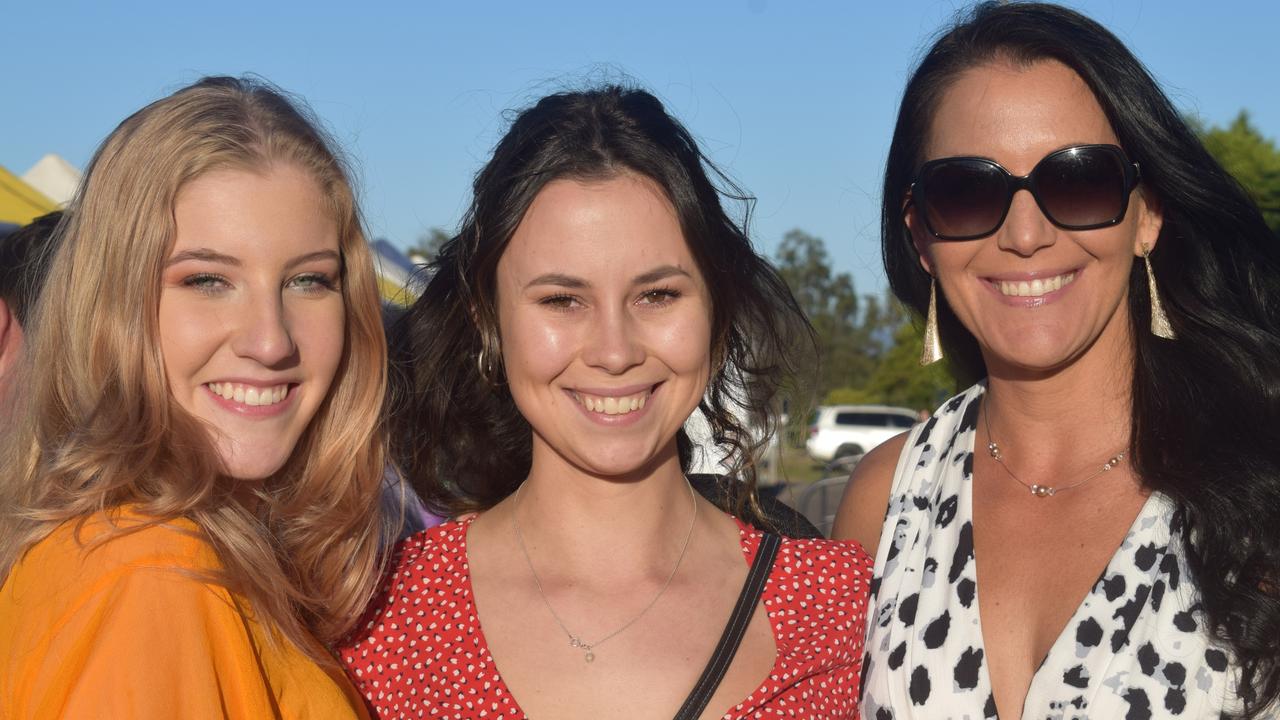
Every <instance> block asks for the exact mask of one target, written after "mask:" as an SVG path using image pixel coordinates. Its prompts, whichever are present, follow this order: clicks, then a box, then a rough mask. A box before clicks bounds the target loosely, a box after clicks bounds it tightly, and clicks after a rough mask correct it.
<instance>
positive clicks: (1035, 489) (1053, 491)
mask: <svg viewBox="0 0 1280 720" xmlns="http://www.w3.org/2000/svg"><path fill="white" fill-rule="evenodd" d="M984 405H985V404H984ZM982 420H983V423H984V424H985V425H986V426H987V453H988V454H990V455H991V459H992V460H995V461H996V462H997V463H999V464H1000V467H1001V468H1003V469H1004V471H1005V472H1006V473H1007V474H1008V475H1009V477H1011V478H1013V479H1014V480H1017V481H1018V484H1020V485H1022V486H1023V487H1025V488H1026V489H1028V490H1030V491H1031V494H1032V495H1034V496H1036V497H1038V498H1047V497H1053V496H1054V495H1057V494H1058V493H1060V492H1062V491H1064V490H1070V489H1072V488H1078V487H1080V486H1081V485H1083V484H1085V483H1087V482H1089V481H1090V480H1092V479H1094V478H1096V477H1098V476H1099V475H1101V474H1103V473H1105V472H1109V471H1110V470H1111V469H1112V468H1114V467H1115V466H1117V465H1119V464H1120V463H1121V462H1123V461H1124V456H1125V451H1124V450H1121V451H1120V452H1118V453H1116V454H1115V455H1112V456H1111V459H1110V460H1107V461H1106V462H1105V463H1103V464H1102V467H1101V468H1099V469H1097V470H1095V471H1094V472H1093V474H1092V475H1089V476H1088V477H1086V478H1085V479H1083V480H1078V481H1076V482H1073V483H1071V484H1070V485H1064V486H1062V487H1054V486H1052V485H1040V484H1038V483H1029V482H1027V481H1025V480H1023V479H1022V478H1020V477H1018V476H1017V475H1015V474H1014V472H1013V469H1012V468H1010V467H1009V466H1008V465H1006V464H1005V462H1004V453H1003V452H1001V450H1000V445H999V444H997V443H996V441H995V438H993V437H991V414H990V413H989V412H987V408H986V407H985V406H984V407H983V408H982Z"/></svg>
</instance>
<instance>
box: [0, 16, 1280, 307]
mask: <svg viewBox="0 0 1280 720" xmlns="http://www.w3.org/2000/svg"><path fill="white" fill-rule="evenodd" d="M1068 4H1069V5H1071V6H1072V7H1076V8H1078V9H1081V10H1083V11H1084V12H1085V13H1087V14H1089V15H1091V16H1092V17H1094V18H1095V19H1097V20H1099V21H1100V22H1102V23H1103V24H1105V25H1107V26H1108V27H1109V28H1111V29H1112V30H1113V31H1114V32H1116V34H1117V35H1119V36H1120V38H1121V39H1122V40H1124V41H1125V42H1126V43H1128V44H1129V45H1130V47H1131V48H1133V49H1134V51H1135V52H1136V53H1137V54H1138V56H1139V57H1140V58H1141V59H1142V60H1143V61H1144V62H1146V63H1147V65H1148V67H1149V68H1150V69H1151V70H1152V72H1153V73H1154V74H1155V76H1156V77H1157V79H1159V80H1160V81H1161V82H1162V83H1163V84H1164V86H1165V88H1166V90H1167V91H1168V92H1169V93H1170V95H1171V96H1172V97H1173V98H1174V101H1175V103H1176V104H1178V105H1179V106H1180V107H1181V108H1182V109H1184V110H1185V111H1187V112H1190V113H1194V114H1198V115H1200V116H1201V117H1203V118H1204V119H1205V120H1207V121H1208V122H1210V123H1214V124H1224V123H1226V122H1228V121H1229V120H1230V119H1231V118H1233V117H1234V116H1235V114H1236V113H1237V112H1238V111H1239V110H1240V109H1241V108H1247V109H1248V110H1250V112H1251V113H1252V114H1253V118H1254V121H1255V123H1256V124H1257V125H1258V127H1259V128H1260V129H1261V130H1262V132H1263V133H1264V134H1265V135H1267V136H1268V137H1271V138H1275V137H1276V136H1277V135H1278V134H1280V93H1278V92H1277V89H1278V88H1280V82H1278V80H1277V71H1276V68H1277V67H1280V43H1276V42H1275V29H1276V28H1277V27H1280V3H1272V2H1262V1H1255V2H1234V1H1232V0H1224V1H1223V2H1216V3H1207V2H1193V1H1191V0H1166V1H1161V2H1156V1H1154V0H1145V1H1140V0H1081V1H1079V2H1071V3H1068ZM10 5H11V7H6V8H5V9H4V10H3V11H0V15H2V16H3V27H4V33H3V38H4V46H5V50H6V52H5V57H6V58H8V61H7V67H6V68H5V71H4V72H3V73H0V97H2V98H3V106H2V107H0V165H4V166H5V167H7V168H9V169H10V170H12V171H14V172H16V173H22V172H24V171H25V170H26V169H27V168H28V167H29V166H30V165H31V164H33V163H34V162H35V161H36V160H38V159H39V158H40V156H41V155H43V154H44V153H47V152H56V153H58V154H60V155H62V156H63V157H65V158H67V159H68V160H69V161H71V162H72V164H75V165H77V166H79V167H83V166H84V165H85V164H86V162H87V161H88V160H89V158H90V156H91V155H92V153H93V150H94V148H95V147H96V146H97V144H98V143H99V142H100V141H101V140H102V138H103V137H104V136H105V135H106V134H107V133H108V132H110V130H111V129H112V128H113V127H114V126H115V125H116V124H117V123H118V122H119V121H120V120H122V119H123V118H124V117H125V116H126V115H128V114H129V113H130V112H132V111H134V110H136V109H137V108H139V107H141V106H142V105H144V104H145V103H147V102H150V101H151V100H154V99H156V98H158V97H161V96H163V95H164V94H167V93H168V92H171V91H173V90H176V89H177V88H179V87H181V86H182V85H184V84H186V83H188V82H191V81H193V80H195V79H197V78H198V77H199V76H201V75H203V74H222V73H229V74H239V73H244V72H254V73H258V74H261V75H263V76H265V77H267V78H268V79H270V80H272V81H273V82H275V83H277V84H278V85H280V86H282V87H284V88H286V89H288V90H290V91H293V92H295V93H298V94H300V95H302V96H303V97H305V98H306V99H307V100H308V101H309V103H310V104H311V106H312V107H313V108H314V109H315V111H316V112H317V113H318V114H319V115H320V116H321V117H322V118H323V119H324V121H325V122H326V124H327V125H328V126H329V128H330V130H332V131H333V133H334V134H335V136H336V137H337V138H338V139H339V141H340V142H341V143H343V145H344V146H345V148H346V150H347V152H348V153H349V154H350V155H351V157H352V158H353V160H354V161H355V166H356V168H357V172H358V175H359V181H360V191H361V197H362V200H363V204H364V209H365V212H366V216H367V221H368V225H369V227H370V229H371V231H372V233H373V234H374V235H375V236H379V237H386V238H389V239H390V240H392V241H393V242H395V243H397V244H399V245H402V246H403V245H405V244H408V243H410V242H412V241H413V240H414V238H415V237H416V236H418V235H419V234H421V233H423V232H424V231H426V230H427V229H428V228H430V227H433V226H439V227H443V228H445V229H452V228H454V226H455V225H456V224H457V222H458V220H459V218H460V217H461V215H462V212H463V210H464V209H465V207H466V203H467V201H468V199H469V187H470V181H471V178H472V176H473V175H474V173H475V172H476V170H477V169H479V167H480V165H481V164H482V163H483V162H484V160H485V159H486V157H487V155H488V153H489V151H490V149H491V148H492V146H493V144H494V143H495V142H496V140H497V138H498V137H499V135H500V134H501V132H502V130H503V128H504V127H505V122H506V120H505V119H504V113H505V111H507V110H509V109H511V108H519V107H523V106H524V105H527V104H528V103H529V102H531V101H532V100H534V99H536V98H537V97H538V96H540V95H542V94H545V93H546V92H551V91H554V90H558V89H562V88H564V87H571V86H578V85H581V84H582V83H583V81H584V79H593V78H594V79H600V78H604V79H614V78H629V79H631V80H633V81H635V82H638V83H640V84H641V85H643V86H645V87H647V88H649V89H650V90H652V91H654V92H655V93H656V94H657V95H658V96H659V97H661V98H662V99H663V100H664V101H665V102H666V103H667V105H668V108H669V109H670V110H671V111H672V112H673V113H674V114H675V115H677V116H678V117H679V118H680V119H681V120H682V121H683V122H684V123H685V124H686V125H687V126H688V127H689V128H690V130H691V131H692V132H693V133H694V134H695V135H696V136H697V137H698V138H699V140H700V141H701V142H702V143H703V144H704V147H705V149H706V150H707V151H708V153H709V154H710V155H711V157H712V158H713V159H714V160H715V161H716V162H717V163H719V164H720V165H721V167H722V168H723V169H725V170H726V171H728V173H729V174H730V175H731V176H732V177H733V178H734V179H736V180H737V181H738V182H739V183H740V184H741V185H742V186H744V187H745V188H746V189H747V190H749V191H750V192H751V193H752V194H754V195H755V196H756V197H757V198H758V203H757V205H756V208H755V215H754V222H753V226H752V229H753V235H754V237H755V239H756V242H757V244H758V245H759V246H760V247H761V248H762V249H763V250H764V251H766V252H770V251H772V249H773V248H774V247H775V246H776V244H777V242H778V240H779V239H780V238H781V237H782V235H783V234H784V233H785V232H786V231H787V230H789V229H791V228H795V227H799V228H803V229H805V230H807V231H808V232H811V233H813V234H815V235H818V236H820V237H822V238H823V239H824V240H825V241H826V243H827V248H828V250H829V252H830V253H831V255H832V258H833V261H834V264H835V265H836V267H837V269H839V270H843V271H847V272H850V273H852V274H853V276H854V279H855V282H856V283H857V286H858V288H859V290H860V291H862V292H876V291H880V290H882V289H883V287H884V280H883V278H882V271H881V269H880V263H879V256H878V222H879V219H878V202H879V198H878V195H879V190H878V187H879V183H880V173H881V171H882V169H883V163H884V156H885V153H886V151H887V148H888V142H889V136H890V132H891V129H892V122H893V118H894V114H895V112H896V105H897V101H898V98H899V96H900V94H901V91H902V85H903V83H904V82H905V79H906V75H907V73H908V71H909V69H910V68H911V66H912V65H913V63H914V61H915V60H916V59H917V57H918V56H919V54H920V53H921V52H922V51H923V49H924V48H925V47H926V46H927V44H928V40H929V38H930V37H931V36H932V35H933V34H934V33H935V32H936V31H937V30H938V29H939V28H940V27H942V26H943V25H944V24H945V23H946V22H947V21H948V20H949V19H950V18H951V17H952V16H953V15H954V13H955V12H956V11H957V10H958V9H961V8H963V7H965V6H966V3H961V2H952V1H946V2H943V1H936V0H927V1H921V2H911V1H904V2H896V3H890V2H853V1H845V2H827V1H818V0H812V1H809V0H790V1H789V2H781V1H779V0H723V1H721V0H708V1H707V2H688V1H686V2H670V1H668V0H651V1H650V2H645V3H628V4H621V3H608V2H599V1H598V2H576V1H572V2H571V1H568V0H565V1H561V0H541V1H540V2H520V3H517V2H472V3H460V2H450V3H443V2H434V1H432V0H420V1H418V2H413V3H407V2H406V3H379V2H369V3H368V4H367V6H366V7H360V8H359V9H357V8H356V6H355V4H354V3H343V4H333V3H326V2H319V1H313V2H306V3H302V2H297V3H249V2H242V1H241V0H228V1H224V2H217V3H199V4H195V3H191V4H188V3H181V2H172V1H170V2H147V3H128V2H120V3H87V2H76V1H72V2H60V3H42V2H15V3H11V4H10Z"/></svg>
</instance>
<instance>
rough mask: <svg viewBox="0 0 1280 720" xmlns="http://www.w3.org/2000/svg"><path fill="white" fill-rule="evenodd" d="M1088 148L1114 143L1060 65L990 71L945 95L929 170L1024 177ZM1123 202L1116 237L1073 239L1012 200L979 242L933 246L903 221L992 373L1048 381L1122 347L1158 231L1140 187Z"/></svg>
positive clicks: (913, 221)
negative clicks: (1088, 356) (1026, 374)
mask: <svg viewBox="0 0 1280 720" xmlns="http://www.w3.org/2000/svg"><path fill="white" fill-rule="evenodd" d="M1084 144H1110V145H1119V144H1120V143H1119V141H1118V139H1117V138H1116V135H1115V132H1114V131H1113V130H1112V129H1111V125H1110V123H1109V122H1108V121H1107V117H1106V115H1105V113H1103V111H1102V108H1101V106H1099V105H1098V101H1097V99H1096V98H1095V97H1094V96H1093V93H1092V92H1090V90H1089V88H1088V86H1087V85H1085V83H1084V81H1083V80H1081V79H1080V77H1079V76H1078V75H1076V73H1075V72H1074V71H1072V70H1070V69H1069V68H1067V67H1066V66H1065V65H1062V64H1060V63H1058V62H1056V61H1040V62H1036V63H1033V64H1031V65H1029V66H1015V65H1011V64H1009V63H1006V62H995V63H991V64H986V65H981V66H978V67H975V68H973V69H971V70H968V71H966V72H964V73H962V74H960V75H959V76H958V77H957V78H956V79H955V80H954V81H953V82H952V83H951V85H950V86H949V87H948V89H947V90H946V92H945V93H944V94H943V95H942V98H941V100H940V101H939V103H938V107H937V109H936V114H935V116H934V118H933V124H932V128H931V132H930V134H929V136H928V139H927V146H926V148H925V155H924V159H925V160H933V159H937V158H946V157H956V156H976V157H982V158H987V159H990V160H994V161H995V162H997V163H999V164H1000V165H1001V166H1003V167H1004V168H1005V169H1007V170H1008V171H1009V172H1010V173H1012V174H1013V175H1015V176H1022V175H1026V174H1027V173H1029V172H1031V170H1032V168H1034V167H1035V166H1036V164H1037V163H1038V162H1040V160H1041V159H1042V158H1044V157H1045V156H1046V155H1048V154H1049V153H1051V152H1053V151H1055V150H1060V149H1062V148H1066V147H1070V146H1075V145H1084ZM1128 202H1129V207H1128V211H1127V213H1126V215H1125V219H1124V221H1123V222H1121V223H1119V224H1118V225H1115V226H1111V227H1105V228H1099V229H1094V230H1077V231H1072V230H1064V229H1062V228H1059V227H1057V226H1055V225H1054V224H1053V223H1051V222H1050V221H1049V220H1048V219H1047V218H1046V217H1045V215H1044V213H1043V212H1042V211H1041V210H1040V208H1039V206H1037V205H1036V202H1035V200H1034V198H1032V196H1031V194H1030V193H1029V192H1018V193H1015V195H1014V198H1013V203H1012V205H1011V206H1010V208H1009V213H1008V216H1007V217H1006V218H1005V220H1004V224H1003V225H1001V227H1000V228H999V229H998V230H997V231H996V232H995V233H994V234H992V235H990V236H988V237H985V238H982V239H978V240H963V241H939V240H936V239H935V238H933V236H931V235H930V234H929V232H928V230H927V229H926V228H925V225H924V223H923V222H922V221H921V218H920V215H919V213H918V212H917V210H916V209H915V208H914V207H912V208H911V209H910V210H909V211H908V213H907V216H906V220H907V225H908V227H909V229H910V230H911V234H912V238H913V240H914V241H915V244H916V247H917V248H918V249H919V250H920V257H921V263H922V264H923V265H924V267H925V270H926V271H927V272H929V273H930V274H931V275H933V276H934V277H935V278H936V279H937V280H938V283H939V284H940V286H941V291H942V292H943V294H944V295H945V296H946V299H947V302H948V303H949V304H950V305H951V308H952V309H953V310H954V311H955V313H956V316H957V317H958V318H959V319H960V321H961V322H962V323H963V324H964V326H965V328H967V329H968V330H969V331H970V332H971V333H972V334H973V335H974V337H975V338H976V339H977V341H978V344H979V345H980V346H981V348H982V351H983V356H984V358H985V359H986V362H987V367H988V369H989V370H991V371H993V372H995V371H998V370H999V368H1000V367H1001V366H1006V367H1012V368H1019V369H1023V370H1032V371H1052V370H1056V369H1058V368H1061V367H1063V366H1066V365H1069V364H1070V363H1072V362H1073V361H1075V360H1076V359H1078V358H1079V357H1081V356H1083V355H1084V354H1085V353H1086V351H1088V350H1090V348H1093V347H1095V346H1098V344H1099V340H1100V339H1105V341H1104V342H1103V343H1102V344H1103V345H1110V346H1111V348H1112V350H1115V349H1116V348H1121V347H1127V345H1128V304H1127V302H1126V297H1127V292H1128V286H1129V273H1130V270H1131V269H1132V267H1133V260H1134V256H1135V255H1141V253H1142V245H1143V243H1144V242H1145V243H1146V244H1147V245H1148V246H1149V247H1151V248H1152V249H1154V247H1155V242H1156V236H1157V234H1158V233H1159V230H1160V216H1159V214H1158V212H1157V211H1156V210H1155V209H1154V208H1153V207H1151V206H1149V205H1148V203H1147V202H1146V200H1145V199H1144V198H1143V195H1142V190H1141V187H1139V189H1138V191H1137V192H1134V193H1133V194H1131V195H1130V196H1129V200H1128Z"/></svg>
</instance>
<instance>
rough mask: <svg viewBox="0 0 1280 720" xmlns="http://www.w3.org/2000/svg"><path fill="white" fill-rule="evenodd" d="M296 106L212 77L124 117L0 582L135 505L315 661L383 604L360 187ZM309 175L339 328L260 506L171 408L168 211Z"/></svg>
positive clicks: (77, 257)
mask: <svg viewBox="0 0 1280 720" xmlns="http://www.w3.org/2000/svg"><path fill="white" fill-rule="evenodd" d="M302 108H303V106H301V105H300V104H299V103H298V102H297V101H293V100H290V99H289V98H288V97H287V96H286V95H285V94H284V93H283V92H281V91H279V90H277V89H275V88H273V87H271V86H269V85H267V84H266V83H264V82H262V81H260V80H254V79H237V78H227V77H212V78H205V79H203V80H200V81H199V82H197V83H195V84H194V85H191V86H189V87H187V88H184V89H182V90H179V91H178V92H176V93H174V94H173V95H170V96H169V97H166V98H164V99H162V100H159V101H157V102H155V103H152V104H151V105H148V106H147V107H145V108H143V109H142V110H140V111H138V112H137V113H135V114H134V115H132V116H130V117H129V118H128V119H126V120H125V121H124V122H123V123H121V124H120V126H119V127H117V128H116V129H115V131H114V132H112V133H111V135H110V136H108V137H107V139H106V140H105V141H104V142H103V144H102V146H101V147H100V148H99V149H98V152H97V154H96V155H95V156H94V158H93V161H92V162H91V164H90V166H89V169H88V172H87V173H86V176H85V181H84V184H83V186H82V188H81V190H80V193H79V194H78V196H77V197H76V198H75V200H74V201H73V202H72V204H71V207H70V208H69V212H68V218H67V220H66V221H65V222H64V224H63V226H62V227H61V228H60V231H61V232H62V234H63V237H62V244H61V247H60V250H59V251H58V254H57V256H56V257H55V258H54V260H53V265H52V267H51V268H50V274H49V277H48V280H47V282H46V285H45V287H44V292H43V293H42V295H41V299H40V301H39V303H38V305H37V307H36V312H35V318H34V322H33V323H32V328H33V330H32V333H31V335H30V338H29V345H28V348H27V357H26V367H25V368H24V370H23V371H22V372H23V373H24V374H25V380H20V382H21V383H22V384H21V385H20V387H22V388H23V390H22V392H21V393H20V395H21V396H22V397H21V400H20V402H21V403H22V405H23V408H22V409H20V411H19V413H18V414H17V416H16V417H17V419H18V424H17V426H16V427H14V428H12V429H11V432H10V434H9V435H8V437H6V438H5V446H4V447H3V453H4V454H3V456H0V493H2V496H0V500H3V503H0V577H3V576H6V575H7V574H8V573H9V571H10V570H11V568H12V567H13V565H14V563H16V562H17V560H18V559H19V558H20V557H21V555H22V554H23V553H24V552H25V551H26V550H27V549H28V548H30V547H31V546H32V545H33V544H35V543H36V542H38V541H39V540H40V539H41V538H43V537H45V536H46V535H47V534H48V533H49V532H51V531H52V530H53V529H54V528H55V527H57V526H58V525H60V524H62V523H65V522H68V521H80V522H83V521H84V520H86V519H88V518H90V517H91V516H93V515H95V514H97V513H101V512H103V511H110V510H114V509H119V508H122V507H125V506H128V507H130V508H131V509H132V510H134V511H136V512H137V513H138V514H140V515H142V516H144V517H145V518H147V519H148V521H149V522H148V524H156V523H161V522H164V521H167V520H170V519H174V518H178V517H185V518H189V519H191V520H192V521H194V522H195V523H196V524H197V525H198V526H199V531H200V534H201V536H202V537H203V538H204V539H206V540H207V541H208V542H209V543H210V544H211V545H212V546H213V548H214V549H215V551H216V552H217V554H218V557H219V559H220V560H221V563H222V566H223V567H222V568H221V570H220V571H219V573H218V575H217V577H216V580H217V581H218V582H221V583H223V584H225V585H226V586H227V587H228V589H231V590H232V591H234V592H236V593H239V594H240V595H241V596H243V597H244V598H245V599H246V600H248V602H249V603H250V605H251V607H252V608H253V611H254V614H255V616H256V617H258V618H260V619H262V620H263V621H265V623H266V625H267V626H268V627H269V628H273V629H274V630H276V631H278V633H279V634H280V635H281V636H283V637H284V638H285V639H287V640H288V641H291V642H292V643H293V644H295V645H296V646H298V647H299V648H300V649H302V650H303V651H305V652H308V653H309V654H311V655H312V656H313V657H315V658H317V659H324V656H323V651H322V650H321V649H319V648H316V647H315V642H314V640H311V639H310V638H311V637H312V636H314V637H317V638H319V639H320V640H322V641H325V642H331V641H333V640H335V639H336V638H338V637H339V636H340V635H341V634H342V633H343V632H345V631H346V630H347V629H348V627H349V626H350V624H351V623H352V622H353V621H354V620H355V618H356V617H357V616H358V615H359V613H360V612H361V610H362V609H363V608H364V606H365V604H366V603H367V601H368V600H369V598H370V597H371V595H372V592H373V588H374V586H375V584H376V581H377V578H378V576H379V573H380V570H381V565H380V560H379V558H380V546H381V544H382V543H383V540H384V534H385V532H386V530H387V528H385V527H384V523H383V521H382V515H381V513H380V512H379V503H378V497H379V490H380V487H381V483H382V478H383V463H384V442H383V432H382V428H381V420H380V415H381V410H382V404H383V398H384V396H385V385H386V379H385V361H386V344H385V339H384V336H383V331H382V324H381V319H380V316H379V298H378V291H377V288H376V281H375V276H374V270H373V264H372V259H371V255H370V251H369V249H368V246H367V244H366V242H365V235H364V232H363V230H362V227H361V220H360V215H359V211H358V208H357V206H356V201H355V197H354V194H353V191H352V189H351V184H350V181H349V174H348V172H347V170H346V169H345V167H344V164H343V162H342V161H341V160H340V159H339V157H338V156H337V155H336V154H335V151H334V149H333V148H334V145H333V144H332V142H331V141H330V140H329V139H328V138H327V137H326V136H325V134H324V133H323V132H322V131H321V130H320V129H319V126H318V124H317V123H316V122H315V121H314V120H313V119H311V118H310V117H309V115H308V114H307V112H306V111H305V110H304V109H302ZM273 164H289V165H292V166H295V167H298V168H301V169H302V170H303V171H305V172H306V173H307V174H308V175H309V176H310V177H312V178H313V179H314V180H315V181H316V183H317V184H318V185H319V187H320V189H321V191H322V194H323V195H324V197H325V198H326V200H327V204H328V211H329V212H330V213H331V214H332V217H333V221H334V222H335V223H336V225H337V227H338V236H339V251H340V254H341V258H342V277H341V292H342V297H343V304H344V307H345V316H346V327H345V338H344V341H345V343H344V347H343V354H342V358H341V361H340V364H339V366H338V370H337V374H336V376H335V377H334V380H333V384H332V385H331V387H330V390H329V394H328V396H327V397H326V398H325V400H324V402H323V403H322V404H321V406H320V408H319V409H318V410H317V412H316V416H315V417H314V418H313V419H312V420H311V423H310V424H309V426H308V428H307V430H306V431H305V433H304V434H303V436H302V438H301V439H300V440H299V442H298V445H297V447H295V448H294V451H293V453H292V455H291V456H290V458H289V459H288V461H287V462H286V463H285V466H284V467H283V468H281V469H280V470H279V471H278V472H277V473H276V474H275V475H274V476H273V477H271V478H269V479H267V480H266V481H265V482H263V483H262V484H260V485H258V486H257V487H255V488H254V490H253V493H252V494H253V498H252V501H250V502H247V503H246V502H243V494H244V493H243V489H241V488H237V485H238V484H239V483H237V482H236V481H235V480H234V479H232V478H229V477H227V476H226V474H225V472H224V471H223V468H222V464H221V461H220V459H219V456H218V454H217V452H216V450H215V449H214V445H213V442H212V436H211V433H210V431H209V429H208V428H207V427H206V426H205V425H203V424H202V423H201V421H199V420H197V419H196V418H194V417H193V416H191V415H190V414H188V413H187V412H185V411H184V410H183V409H182V408H181V407H180V406H179V405H178V403H177V402H175V401H174V399H173V398H172V396H171V393H170V391H169V387H168V383H167V381H166V376H165V366H164V358H163V357H162V355H161V350H160V342H159V331H158V320H157V317H158V307H159V295H160V276H161V270H162V268H163V266H164V263H165V260H166V259H167V258H168V256H169V254H170V252H171V249H172V247H173V242H174V235H175V231H176V228H175V222H174V202H175V198H176V197H177V196H178V194H179V192H180V191H181V189H182V188H183V187H184V186H185V185H186V184H187V183H188V182H190V181H191V180H192V179H194V178H196V177H199V176H201V175H203V174H204V173H207V172H210V171H213V170H218V169H227V168H233V169H241V170H247V171H250V172H262V171H265V170H267V169H269V168H270V167H271V166H272V165H273Z"/></svg>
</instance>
